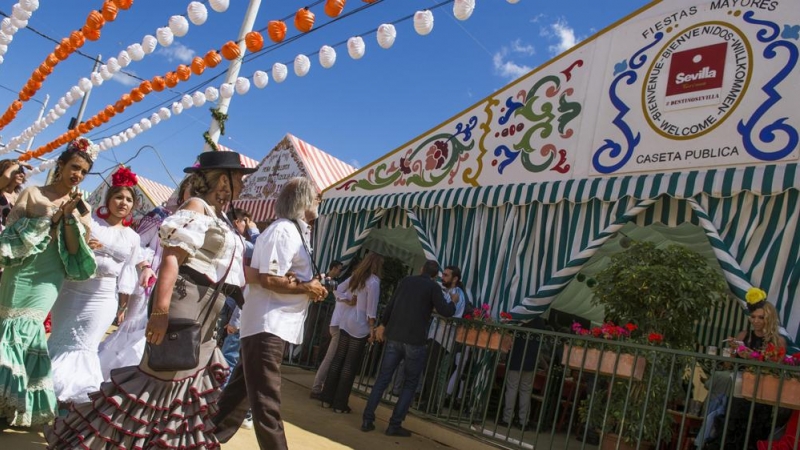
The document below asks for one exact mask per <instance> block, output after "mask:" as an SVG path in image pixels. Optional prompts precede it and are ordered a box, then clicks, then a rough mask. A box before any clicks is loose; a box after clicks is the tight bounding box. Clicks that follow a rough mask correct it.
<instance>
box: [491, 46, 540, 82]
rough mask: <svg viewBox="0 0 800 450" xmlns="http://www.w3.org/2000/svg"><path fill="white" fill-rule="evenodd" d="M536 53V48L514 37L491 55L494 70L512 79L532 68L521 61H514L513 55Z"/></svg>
mask: <svg viewBox="0 0 800 450" xmlns="http://www.w3.org/2000/svg"><path fill="white" fill-rule="evenodd" d="M535 53H536V49H535V48H534V47H533V45H531V44H527V43H524V42H522V40H521V39H516V40H514V41H513V42H511V44H510V46H508V47H505V46H504V47H502V48H501V49H500V51H498V52H496V53H495V54H494V56H493V57H492V63H493V65H494V71H495V73H496V74H497V75H500V76H501V77H503V78H508V79H512V80H513V79H514V78H519V77H521V76H522V75H525V74H526V73H528V72H530V71H531V70H532V68H531V67H530V66H527V65H525V64H522V63H518V62H516V61H514V58H513V56H514V55H522V56H523V57H524V56H531V55H533V54H535Z"/></svg>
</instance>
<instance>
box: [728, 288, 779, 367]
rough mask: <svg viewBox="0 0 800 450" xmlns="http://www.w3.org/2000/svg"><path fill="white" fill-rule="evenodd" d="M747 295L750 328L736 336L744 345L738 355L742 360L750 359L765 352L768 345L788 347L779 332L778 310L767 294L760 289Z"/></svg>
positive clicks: (738, 349)
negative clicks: (752, 354)
mask: <svg viewBox="0 0 800 450" xmlns="http://www.w3.org/2000/svg"><path fill="white" fill-rule="evenodd" d="M756 291H758V292H756ZM762 293H763V295H762ZM747 295H748V299H747V309H748V311H749V312H750V316H749V317H748V321H749V323H750V327H748V328H749V329H747V330H744V331H741V332H740V333H739V334H737V335H736V341H739V342H741V343H742V345H740V346H739V347H738V348H737V349H736V355H737V356H738V357H740V358H745V359H749V358H750V354H751V353H752V352H753V351H759V350H763V349H764V347H766V346H767V345H768V344H772V345H774V346H776V347H786V339H784V338H783V337H782V336H781V335H780V331H779V329H780V319H778V310H777V309H775V306H774V305H773V304H772V303H770V302H768V301H767V294H766V293H764V291H762V290H760V289H756V288H754V289H751V290H750V291H749V292H748V294H747Z"/></svg>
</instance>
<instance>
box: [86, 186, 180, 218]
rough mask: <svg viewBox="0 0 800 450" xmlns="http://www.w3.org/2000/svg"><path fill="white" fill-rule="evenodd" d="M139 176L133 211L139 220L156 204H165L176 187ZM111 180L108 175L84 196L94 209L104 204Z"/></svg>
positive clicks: (134, 216)
mask: <svg viewBox="0 0 800 450" xmlns="http://www.w3.org/2000/svg"><path fill="white" fill-rule="evenodd" d="M137 178H138V180H139V184H137V185H136V188H135V191H136V208H135V209H134V211H133V218H134V220H135V221H137V222H138V221H139V219H141V218H142V217H143V216H144V215H145V214H147V213H148V212H150V211H152V210H153V208H155V207H156V206H163V205H165V204H166V203H167V200H169V198H170V196H171V195H172V192H173V191H174V190H175V189H174V188H171V187H169V186H165V185H163V184H161V183H157V182H155V181H153V180H150V179H147V178H144V177H142V176H138V177H137ZM110 182H111V175H108V176H107V177H106V178H105V179H104V180H103V182H102V183H100V184H99V185H98V186H97V188H95V190H94V191H93V192H92V193H91V194H89V195H88V196H85V197H84V198H87V199H88V200H87V201H88V202H89V204H90V205H92V209H97V208H99V207H100V206H101V205H102V204H103V201H104V200H105V196H106V191H108V187H109V185H110Z"/></svg>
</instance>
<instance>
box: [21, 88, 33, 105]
mask: <svg viewBox="0 0 800 450" xmlns="http://www.w3.org/2000/svg"><path fill="white" fill-rule="evenodd" d="M18 96H19V99H20V100H22V101H23V102H27V101H28V100H30V99H31V94H30V93H29V92H28V91H26V90H23V91H22V92H20V93H19V94H18Z"/></svg>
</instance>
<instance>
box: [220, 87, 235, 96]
mask: <svg viewBox="0 0 800 450" xmlns="http://www.w3.org/2000/svg"><path fill="white" fill-rule="evenodd" d="M219 95H220V97H222V98H231V97H233V85H232V84H231V83H222V84H221V85H220V87H219Z"/></svg>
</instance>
